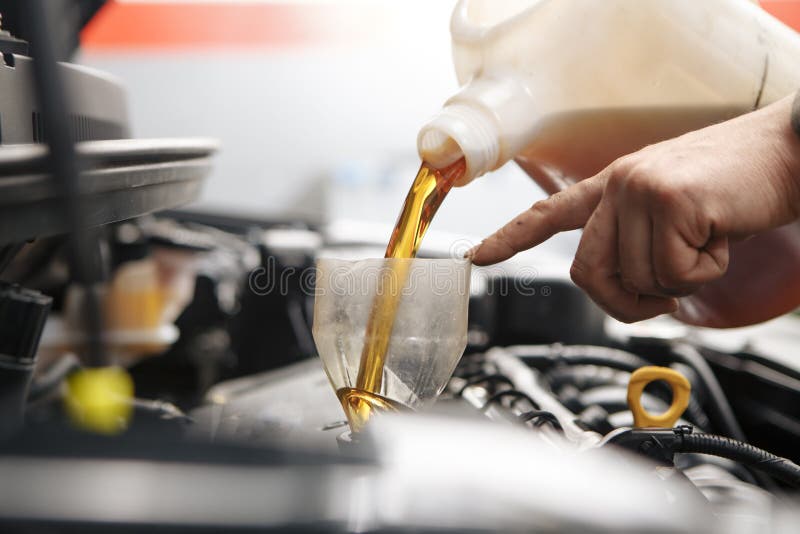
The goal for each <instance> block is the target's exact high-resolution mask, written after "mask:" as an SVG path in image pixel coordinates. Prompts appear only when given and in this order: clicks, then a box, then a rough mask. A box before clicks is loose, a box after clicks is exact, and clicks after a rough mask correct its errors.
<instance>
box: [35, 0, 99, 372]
mask: <svg viewBox="0 0 800 534" xmlns="http://www.w3.org/2000/svg"><path fill="white" fill-rule="evenodd" d="M24 4H25V8H24V9H23V15H24V22H25V24H26V29H27V31H28V35H29V36H30V47H31V52H32V54H31V55H32V56H33V79H34V86H35V88H36V96H37V102H38V105H39V108H40V112H41V115H42V120H43V123H44V124H45V127H46V140H47V144H48V145H49V149H50V150H49V154H48V158H47V161H48V165H49V167H50V172H51V174H52V176H53V178H54V182H55V185H56V187H57V189H58V190H59V193H60V194H61V196H62V197H63V208H64V216H65V219H66V222H67V229H68V230H69V232H70V245H71V246H70V266H71V269H72V277H73V278H74V279H75V280H76V281H77V282H78V283H79V284H81V285H82V286H83V288H84V297H83V312H84V313H83V314H84V319H85V321H86V323H85V324H86V334H87V344H86V348H87V354H86V356H87V361H88V362H89V364H90V365H93V366H100V365H103V364H104V363H105V351H104V350H103V346H102V336H101V332H102V323H101V321H102V319H101V316H100V305H99V299H98V295H97V293H96V287H95V282H97V280H96V276H95V273H94V271H95V269H94V268H93V266H92V263H91V259H92V258H93V257H94V256H95V255H94V254H93V249H92V247H93V243H92V242H91V241H90V240H89V239H87V238H86V229H87V228H88V220H87V212H86V210H84V209H83V207H82V201H81V196H80V183H79V181H78V180H79V165H78V158H77V157H76V155H75V146H74V143H73V140H72V137H71V134H70V124H69V115H68V109H69V107H68V104H69V99H68V98H67V96H66V88H65V85H64V83H63V80H62V79H61V73H60V71H59V67H58V64H57V62H56V54H55V51H54V49H53V42H52V38H51V37H52V36H54V35H57V34H58V32H57V31H56V24H54V22H55V21H54V17H53V13H52V9H48V7H46V4H47V2H45V0H26V1H25V2H24ZM50 7H52V4H51V5H50Z"/></svg>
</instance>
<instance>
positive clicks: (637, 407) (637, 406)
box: [628, 366, 692, 428]
mask: <svg viewBox="0 0 800 534" xmlns="http://www.w3.org/2000/svg"><path fill="white" fill-rule="evenodd" d="M656 380H663V381H664V382H666V383H667V384H669V387H670V389H672V404H671V405H670V407H669V408H668V409H667V411H666V412H664V413H662V414H659V415H653V414H651V413H650V412H648V411H647V410H645V409H644V407H643V406H642V393H643V392H644V388H645V387H646V386H647V384H649V383H650V382H655V381H656ZM691 392H692V387H691V385H690V384H689V381H688V380H687V379H686V377H685V376H683V375H682V374H680V373H679V372H678V371H675V370H674V369H670V368H668V367H656V366H648V367H641V368H639V369H637V370H636V371H634V372H633V374H631V379H630V381H629V382H628V407H629V408H630V409H631V412H633V426H635V427H636V428H672V427H673V426H675V423H676V422H677V421H678V419H680V417H681V415H683V412H684V411H685V410H686V407H687V406H689V396H690V395H691Z"/></svg>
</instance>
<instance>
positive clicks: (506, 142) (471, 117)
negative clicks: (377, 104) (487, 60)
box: [417, 73, 537, 184]
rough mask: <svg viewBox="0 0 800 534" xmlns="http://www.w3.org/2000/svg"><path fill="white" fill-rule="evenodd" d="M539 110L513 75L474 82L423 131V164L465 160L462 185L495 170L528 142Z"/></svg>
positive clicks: (420, 143)
mask: <svg viewBox="0 0 800 534" xmlns="http://www.w3.org/2000/svg"><path fill="white" fill-rule="evenodd" d="M536 112H537V106H536V102H534V99H533V97H532V96H531V93H530V92H529V91H528V90H527V87H526V86H525V84H524V83H523V81H522V80H521V79H520V78H518V77H516V76H514V75H513V74H510V73H506V75H501V76H485V77H480V78H476V79H474V80H473V81H472V82H470V83H469V84H468V85H467V86H465V87H464V88H463V89H462V90H461V91H459V93H458V94H456V95H455V96H453V97H452V98H451V99H450V100H448V101H447V103H446V104H445V106H444V107H443V108H442V110H441V111H440V112H439V114H438V115H436V116H435V117H434V118H433V119H431V120H430V121H429V122H428V123H427V124H426V125H425V126H423V127H422V129H421V130H420V133H419V136H418V137H417V148H418V150H419V154H420V156H421V157H422V159H423V160H425V161H427V162H428V163H430V164H431V165H433V166H434V167H438V168H441V167H445V166H447V165H449V164H451V163H453V162H455V161H457V160H458V159H460V158H461V157H464V158H465V159H466V162H467V171H466V176H465V179H464V180H462V182H461V183H462V184H463V183H466V182H468V181H470V180H472V179H473V178H476V177H478V176H481V175H482V174H485V173H487V172H489V171H493V170H495V169H497V168H498V167H500V166H502V165H503V164H505V163H506V162H507V161H508V160H510V159H511V158H513V157H515V156H516V155H517V152H518V151H520V150H522V149H523V148H524V147H525V146H527V144H528V143H529V142H530V139H529V137H530V133H531V132H533V131H534V129H533V128H532V125H533V124H535V122H536V120H537V115H536Z"/></svg>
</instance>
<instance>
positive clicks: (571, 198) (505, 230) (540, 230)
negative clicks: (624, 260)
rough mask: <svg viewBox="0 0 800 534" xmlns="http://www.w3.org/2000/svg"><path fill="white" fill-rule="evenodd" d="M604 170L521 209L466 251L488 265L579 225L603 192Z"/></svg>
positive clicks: (479, 261)
mask: <svg viewBox="0 0 800 534" xmlns="http://www.w3.org/2000/svg"><path fill="white" fill-rule="evenodd" d="M605 175H606V172H605V171H604V172H602V173H600V174H598V175H597V176H595V177H593V178H588V179H586V180H583V181H582V182H578V183H577V184H575V185H572V186H570V187H568V188H567V189H564V190H563V191H561V192H559V193H556V194H554V195H552V196H550V197H549V198H547V199H545V200H541V201H539V202H537V203H535V204H534V205H533V206H531V207H530V208H528V209H527V210H525V211H523V212H522V213H520V214H519V215H517V216H516V217H515V218H513V219H512V220H511V221H510V222H509V223H507V224H506V225H505V226H503V227H502V228H500V230H498V231H497V232H495V233H494V234H492V235H491V236H489V237H487V238H486V239H484V241H483V242H482V243H481V244H480V245H478V246H477V247H475V248H473V249H472V250H470V251H469V252H468V253H467V256H468V257H470V258H471V259H472V262H473V263H474V264H475V265H491V264H493V263H498V262H501V261H503V260H507V259H508V258H510V257H512V256H513V255H514V254H516V253H517V252H521V251H523V250H527V249H529V248H531V247H535V246H536V245H538V244H540V243H542V242H544V241H547V240H548V239H549V238H551V237H552V236H554V235H555V234H557V233H559V232H565V231H567V230H576V229H578V228H582V227H583V226H584V225H585V224H586V221H588V220H589V217H591V215H592V212H593V211H594V209H595V207H597V203H598V202H600V198H601V197H602V195H603V186H604V184H605V181H606V180H605V177H606V176H605Z"/></svg>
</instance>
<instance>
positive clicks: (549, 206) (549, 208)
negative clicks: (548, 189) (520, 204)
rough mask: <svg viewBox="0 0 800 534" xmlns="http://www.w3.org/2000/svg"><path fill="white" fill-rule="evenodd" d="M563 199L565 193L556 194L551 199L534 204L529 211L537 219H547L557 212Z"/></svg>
mask: <svg viewBox="0 0 800 534" xmlns="http://www.w3.org/2000/svg"><path fill="white" fill-rule="evenodd" d="M562 198H563V193H561V192H559V193H555V194H554V195H552V196H551V197H550V198H546V199H544V200H539V201H536V202H534V203H533V205H532V206H531V207H530V208H528V209H529V211H530V212H531V213H533V214H534V215H536V216H537V217H540V218H543V219H547V218H548V217H550V215H552V214H553V213H554V212H555V211H556V206H557V205H558V204H560V203H561V200H562Z"/></svg>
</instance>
